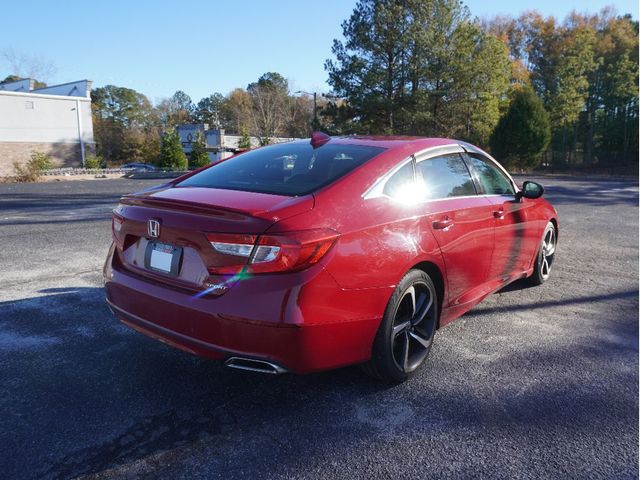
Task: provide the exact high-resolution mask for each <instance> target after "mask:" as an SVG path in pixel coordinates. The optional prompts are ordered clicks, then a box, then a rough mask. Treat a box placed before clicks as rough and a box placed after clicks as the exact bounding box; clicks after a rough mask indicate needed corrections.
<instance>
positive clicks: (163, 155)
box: [159, 129, 187, 170]
mask: <svg viewBox="0 0 640 480" xmlns="http://www.w3.org/2000/svg"><path fill="white" fill-rule="evenodd" d="M159 166H160V168H164V169H167V170H186V169H187V156H186V155H185V154H184V151H183V150H182V144H181V143H180V135H178V132H176V131H175V130H174V129H171V130H169V131H167V132H166V133H165V134H164V136H163V137H162V146H161V147H160V162H159Z"/></svg>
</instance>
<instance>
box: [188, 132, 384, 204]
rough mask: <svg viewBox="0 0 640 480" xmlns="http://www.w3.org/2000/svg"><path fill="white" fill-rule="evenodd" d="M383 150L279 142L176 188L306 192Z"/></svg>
mask: <svg viewBox="0 0 640 480" xmlns="http://www.w3.org/2000/svg"><path fill="white" fill-rule="evenodd" d="M382 151H384V148H380V147H370V146H362V145H339V144H335V145H332V144H331V142H329V143H326V144H324V145H322V146H321V147H318V148H315V149H314V148H313V147H312V146H311V144H310V143H308V142H304V143H302V142H294V143H281V144H278V145H270V146H268V147H264V148H260V149H257V150H252V151H250V152H246V153H243V154H242V155H238V156H237V157H234V158H230V159H229V160H226V161H224V162H221V163H219V164H217V165H214V166H213V167H210V168H207V169H206V170H203V171H202V172H200V173H196V174H195V175H193V176H191V177H189V178H187V179H185V180H183V181H182V182H179V183H178V184H177V186H179V187H208V188H222V189H226V190H243V191H247V192H259V193H272V194H277V195H289V196H296V195H306V194H307V193H311V192H313V191H315V190H318V189H319V188H321V187H323V186H325V185H328V184H329V183H331V182H333V181H334V180H337V179H338V178H340V177H342V176H343V175H345V174H346V173H347V172H350V171H351V170H353V169H354V168H356V167H358V166H359V165H362V164H363V163H365V162H366V161H367V160H369V159H371V158H372V157H374V156H376V155H378V154H379V153H381V152H382Z"/></svg>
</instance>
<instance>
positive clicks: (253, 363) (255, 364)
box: [224, 357, 287, 375]
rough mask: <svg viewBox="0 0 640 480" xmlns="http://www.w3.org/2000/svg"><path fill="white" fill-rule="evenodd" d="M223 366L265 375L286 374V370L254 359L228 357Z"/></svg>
mask: <svg viewBox="0 0 640 480" xmlns="http://www.w3.org/2000/svg"><path fill="white" fill-rule="evenodd" d="M224 366H225V367H228V368H235V369H236V370H245V371H248V372H256V373H266V374H267V375H280V374H282V373H287V370H286V369H284V368H282V367H281V366H280V365H276V364H275V363H271V362H267V361H265V360H256V359H255V358H244V357H229V358H228V359H227V360H226V361H225V362H224Z"/></svg>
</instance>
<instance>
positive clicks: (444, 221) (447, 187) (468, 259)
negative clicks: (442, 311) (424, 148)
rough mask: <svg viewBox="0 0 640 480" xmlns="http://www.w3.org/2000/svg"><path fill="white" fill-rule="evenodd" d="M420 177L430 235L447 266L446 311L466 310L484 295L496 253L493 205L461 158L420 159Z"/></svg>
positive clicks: (428, 157)
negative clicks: (494, 251)
mask: <svg viewBox="0 0 640 480" xmlns="http://www.w3.org/2000/svg"><path fill="white" fill-rule="evenodd" d="M460 151H461V152H462V149H460ZM416 172H417V174H418V181H419V182H422V188H423V192H424V193H423V194H424V196H425V200H426V201H425V202H424V203H423V208H424V212H423V213H424V214H425V216H424V217H423V218H424V220H425V222H426V223H427V225H426V228H429V229H431V230H432V232H433V235H434V237H435V238H436V241H437V242H438V244H439V246H440V249H441V252H442V256H443V259H444V263H445V268H446V273H447V275H446V276H447V286H448V305H445V306H448V307H454V306H458V305H462V304H464V303H467V302H469V301H472V300H474V299H475V298H477V297H478V296H479V295H482V288H483V286H484V284H485V283H486V281H487V278H488V274H489V270H490V265H491V258H492V255H493V248H494V247H493V243H494V225H495V221H494V218H493V214H492V205H491V203H490V202H489V201H488V200H487V199H486V198H484V197H483V196H480V195H478V191H477V187H476V184H475V182H474V180H473V178H472V176H471V173H470V171H469V169H468V167H467V165H466V164H465V162H464V160H463V158H462V155H461V153H447V154H439V155H438V154H437V155H435V156H429V155H427V156H425V157H423V158H420V157H419V156H417V157H416Z"/></svg>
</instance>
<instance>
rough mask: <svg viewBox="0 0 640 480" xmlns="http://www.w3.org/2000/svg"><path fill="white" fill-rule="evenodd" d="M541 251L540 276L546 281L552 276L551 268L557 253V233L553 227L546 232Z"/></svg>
mask: <svg viewBox="0 0 640 480" xmlns="http://www.w3.org/2000/svg"><path fill="white" fill-rule="evenodd" d="M540 251H541V259H540V275H542V278H543V279H544V280H546V279H547V278H549V275H550V274H551V266H552V265H553V260H554V258H555V253H556V231H555V229H554V228H553V227H551V228H549V229H548V230H547V231H546V232H545V234H544V238H543V239H542V246H541V248H540Z"/></svg>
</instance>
